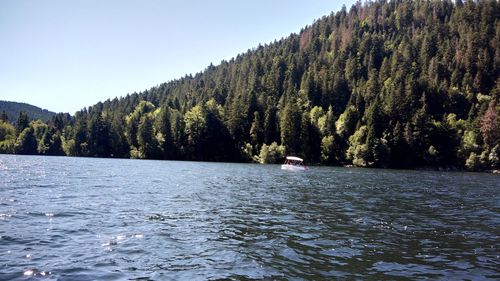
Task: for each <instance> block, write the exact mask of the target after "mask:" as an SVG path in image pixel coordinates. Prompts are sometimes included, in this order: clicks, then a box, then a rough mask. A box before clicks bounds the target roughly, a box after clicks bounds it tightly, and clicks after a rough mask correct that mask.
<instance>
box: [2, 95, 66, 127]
mask: <svg viewBox="0 0 500 281" xmlns="http://www.w3.org/2000/svg"><path fill="white" fill-rule="evenodd" d="M3 111H5V113H7V116H8V117H9V121H10V122H11V123H14V122H16V120H17V117H18V116H19V112H21V111H25V112H26V114H28V117H29V118H30V119H31V120H37V119H41V120H43V121H48V120H50V118H52V116H54V115H56V113H55V112H52V111H48V110H47V109H42V108H40V107H37V106H34V105H31V104H27V103H21V102H13V101H2V100H0V114H1V113H2V112H3Z"/></svg>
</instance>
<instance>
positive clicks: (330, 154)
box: [0, 0, 500, 170]
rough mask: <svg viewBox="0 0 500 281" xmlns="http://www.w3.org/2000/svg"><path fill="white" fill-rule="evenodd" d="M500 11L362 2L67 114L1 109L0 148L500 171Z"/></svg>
mask: <svg viewBox="0 0 500 281" xmlns="http://www.w3.org/2000/svg"><path fill="white" fill-rule="evenodd" d="M499 15H500V6H499V3H498V2H497V1H494V0H484V1H465V2H463V1H461V0H458V1H451V0H445V1H409V0H396V1H385V0H379V1H372V2H367V3H365V4H361V3H360V2H358V3H357V4H355V5H353V6H352V7H351V8H350V9H349V10H347V9H346V8H345V7H343V8H342V9H341V10H340V11H338V12H336V13H332V14H330V15H328V16H324V17H322V18H321V19H319V20H317V21H315V22H314V23H313V24H312V25H310V26H307V27H305V28H303V29H302V30H301V31H300V32H299V33H298V34H295V33H293V34H290V35H289V36H288V37H286V38H282V39H280V40H277V41H274V42H272V43H270V44H266V45H259V46H257V47H256V48H253V49H250V50H248V51H247V52H246V53H244V54H239V55H238V56H236V57H235V58H232V59H231V60H229V61H222V62H221V63H220V64H219V65H217V66H214V65H212V64H211V65H209V66H208V67H207V68H206V69H205V70H204V71H203V72H200V73H197V74H195V75H187V76H185V77H183V78H181V79H177V80H173V81H170V82H168V83H163V84H160V85H158V86H155V87H152V88H151V89H148V90H145V91H143V92H140V93H132V94H128V95H126V96H125V97H122V98H114V99H112V100H107V101H104V102H99V103H97V104H96V105H93V106H90V107H88V108H84V109H82V110H81V111H79V112H77V113H76V114H75V115H74V116H70V115H68V114H57V115H55V116H53V117H52V119H51V120H50V121H48V122H42V121H39V120H35V121H30V120H28V118H26V116H21V115H23V113H21V114H20V116H19V117H18V119H17V121H16V122H15V123H14V124H12V123H10V122H9V120H6V119H7V118H6V117H5V116H2V118H1V119H2V120H3V121H0V151H1V152H2V153H19V154H46V155H70V156H90V157H120V158H129V157H131V158H144V159H178V160H203V161H243V162H250V161H255V162H261V163H275V162H279V161H281V160H282V158H283V157H284V156H285V155H288V154H293V155H297V156H302V157H304V158H305V159H306V161H307V162H308V163H322V164H328V165H355V166H362V167H392V168H412V167H422V166H433V167H456V168H468V169H470V170H477V169H498V168H499V165H500V160H499V155H500V144H499V140H500V119H499V113H498V112H499V105H500V103H499V99H500V94H499V93H500V78H499V77H500V76H499V70H500V20H499V19H500V16H499ZM166 67H168V66H166ZM24 115H25V114H24Z"/></svg>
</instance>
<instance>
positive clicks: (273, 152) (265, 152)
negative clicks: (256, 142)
mask: <svg viewBox="0 0 500 281" xmlns="http://www.w3.org/2000/svg"><path fill="white" fill-rule="evenodd" d="M284 158H285V147H284V146H283V145H278V144H277V143H276V142H273V143H271V144H270V145H267V144H263V145H262V147H261V149H260V153H259V162H260V163H262V164H276V163H281V162H282V161H283V159H284Z"/></svg>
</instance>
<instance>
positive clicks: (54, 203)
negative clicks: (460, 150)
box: [0, 155, 500, 280]
mask: <svg viewBox="0 0 500 281" xmlns="http://www.w3.org/2000/svg"><path fill="white" fill-rule="evenodd" d="M499 195H500V177H499V176H497V175H491V174H477V173H442V172H426V171H394V170H371V169H353V168H350V169H349V168H332V167H312V168H311V169H310V171H308V172H306V173H294V172H287V171H282V170H280V167H279V166H278V165H252V164H229V163H203V162H175V161H145V160H112V159H92V158H70V157H40V156H38V157H37V156H34V157H33V156H14V155H0V279H1V280H29V279H33V280H217V279H229V280H231V279H236V280H249V279H277V280H289V279H296V280H300V279H309V280H331V279H337V278H343V279H346V278H347V279H372V280H380V279H391V280H405V279H426V278H431V279H447V280H461V279H472V280H498V279H499V278H500V257H499V255H500V239H499V235H500V196H499Z"/></svg>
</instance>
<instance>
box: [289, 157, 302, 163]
mask: <svg viewBox="0 0 500 281" xmlns="http://www.w3.org/2000/svg"><path fill="white" fill-rule="evenodd" d="M286 159H287V160H292V161H300V162H302V161H304V160H303V159H302V158H299V157H295V156H287V157H286Z"/></svg>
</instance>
